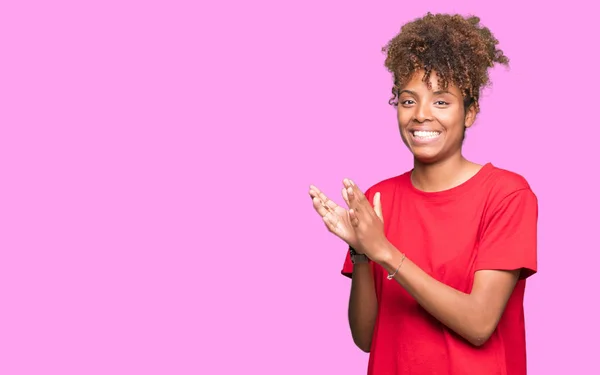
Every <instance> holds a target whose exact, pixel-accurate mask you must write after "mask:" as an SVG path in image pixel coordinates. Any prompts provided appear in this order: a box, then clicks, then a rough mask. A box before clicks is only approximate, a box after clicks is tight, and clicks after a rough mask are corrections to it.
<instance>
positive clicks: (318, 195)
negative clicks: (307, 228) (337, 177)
mask: <svg viewBox="0 0 600 375" xmlns="http://www.w3.org/2000/svg"><path fill="white" fill-rule="evenodd" d="M343 185H344V187H343V188H342V197H343V199H344V201H345V202H346V205H347V206H348V208H347V209H346V208H344V207H342V206H340V205H338V204H337V203H335V202H334V201H332V200H331V199H329V198H328V197H327V196H326V195H325V194H324V193H323V192H321V191H320V190H319V189H318V188H317V187H316V186H314V185H311V186H310V189H309V195H310V196H311V198H312V201H313V207H314V209H315V211H316V212H317V213H318V214H319V215H320V216H321V218H322V220H323V222H324V223H325V226H326V227H327V229H328V230H329V231H330V232H331V233H333V234H335V235H336V236H337V237H339V238H340V239H342V240H343V241H344V242H346V243H347V244H348V245H349V246H352V247H353V248H354V249H355V250H356V252H358V253H362V254H365V255H366V256H367V257H369V258H370V259H371V260H373V261H377V260H378V259H379V258H380V257H381V256H382V255H383V254H382V252H383V251H385V246H384V245H385V243H386V242H387V238H386V237H385V233H384V229H383V212H382V209H381V194H380V193H378V192H377V193H375V195H374V196H373V205H371V203H370V202H369V200H368V199H367V197H366V196H365V195H364V193H363V192H362V191H361V190H360V189H359V188H358V186H356V184H355V183H354V182H353V181H352V180H349V179H345V180H344V181H343Z"/></svg>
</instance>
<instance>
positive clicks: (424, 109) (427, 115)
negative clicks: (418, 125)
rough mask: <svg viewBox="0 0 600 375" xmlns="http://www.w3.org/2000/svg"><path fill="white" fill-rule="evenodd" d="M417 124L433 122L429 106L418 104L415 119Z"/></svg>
mask: <svg viewBox="0 0 600 375" xmlns="http://www.w3.org/2000/svg"><path fill="white" fill-rule="evenodd" d="M413 119H414V120H415V121H417V122H425V121H431V120H432V116H431V110H430V108H429V107H428V106H427V105H424V104H418V105H417V108H416V110H415V115H414V118H413Z"/></svg>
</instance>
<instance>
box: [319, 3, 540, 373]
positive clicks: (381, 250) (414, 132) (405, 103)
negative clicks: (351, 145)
mask: <svg viewBox="0 0 600 375" xmlns="http://www.w3.org/2000/svg"><path fill="white" fill-rule="evenodd" d="M497 44H498V41H497V40H496V39H495V38H494V36H493V35H492V33H491V32H490V31H489V30H488V29H487V28H485V27H482V26H480V24H479V19H478V18H477V17H470V18H464V17H461V16H458V15H432V14H427V15H426V16H425V17H423V18H421V19H417V20H415V21H413V22H411V23H408V24H406V25H405V26H403V27H402V29H401V31H400V33H399V34H398V35H397V36H396V37H395V38H393V39H392V40H391V41H390V42H389V44H388V45H387V46H386V47H385V48H384V51H385V52H386V53H387V59H386V67H387V68H388V69H389V70H390V72H391V73H392V74H393V77H394V87H393V90H392V92H393V95H394V96H393V98H392V100H391V101H390V103H391V104H393V105H395V106H396V107H397V116H398V127H399V130H400V135H401V137H402V140H403V141H404V143H405V144H406V146H407V147H408V148H409V149H410V151H411V152H412V154H413V155H414V168H413V169H412V170H410V171H408V172H406V173H404V174H401V175H398V176H395V177H392V178H389V179H386V180H384V181H381V182H379V183H377V184H375V185H374V186H371V187H370V188H369V189H368V190H366V191H365V192H364V193H363V192H362V191H361V189H360V188H359V187H358V186H356V185H355V184H354V183H353V182H352V181H351V180H348V179H346V180H344V181H343V187H342V196H343V199H344V201H345V202H346V204H347V206H348V209H345V208H343V207H341V206H340V205H338V204H336V203H334V202H333V201H332V200H331V199H329V198H328V197H327V196H325V194H323V193H322V192H321V191H319V189H317V187H315V186H311V187H310V191H309V194H310V196H311V197H312V201H313V206H314V208H315V210H316V212H317V213H318V214H319V215H320V216H321V217H322V218H323V220H324V222H325V224H326V226H327V228H328V229H329V230H330V231H331V232H332V233H334V234H335V235H337V236H338V237H339V238H340V239H342V240H343V241H345V242H346V243H347V244H348V245H349V251H348V254H347V255H346V260H345V262H344V265H343V269H342V274H344V275H346V276H348V277H350V278H351V279H352V286H351V293H350V300H349V309H348V310H349V311H348V319H349V323H350V329H351V332H352V337H353V339H354V342H355V343H356V345H357V346H358V347H359V348H360V349H362V350H363V351H365V352H370V358H369V366H368V374H370V375H379V374H386V375H388V374H398V375H399V374H406V375H408V374H410V375H421V374H423V375H425V374H427V375H433V374H439V375H442V374H443V375H450V374H454V375H468V374H473V375H493V374H498V375H500V374H503V375H524V374H526V350H525V327H524V313H523V296H524V291H525V280H526V279H527V278H528V277H529V276H531V275H532V274H534V273H535V272H536V271H537V215H538V205H537V198H536V196H535V194H534V193H533V192H532V190H531V188H530V186H529V185H528V183H527V181H526V180H525V179H524V178H523V177H521V176H520V175H518V174H516V173H513V172H510V171H507V170H503V169H500V168H498V167H496V166H494V165H492V164H491V163H487V164H485V165H478V164H476V163H473V162H470V161H468V160H466V159H465V157H464V156H463V155H462V143H463V139H464V135H465V131H466V129H468V128H469V127H470V126H471V125H472V124H473V122H474V120H475V116H476V115H477V113H478V112H479V103H478V99H479V94H480V91H481V89H482V88H484V87H485V86H486V85H487V84H488V71H487V70H488V68H490V67H492V66H494V64H496V63H500V64H505V65H506V64H508V59H507V57H506V56H505V55H504V54H503V53H502V51H501V50H499V49H497V48H496V45H497Z"/></svg>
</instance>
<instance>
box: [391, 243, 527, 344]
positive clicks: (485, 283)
mask: <svg viewBox="0 0 600 375" xmlns="http://www.w3.org/2000/svg"><path fill="white" fill-rule="evenodd" d="M387 246H388V248H387V249H386V251H385V254H388V255H387V256H385V257H384V258H383V259H382V260H381V261H380V262H379V263H380V264H381V265H382V266H383V267H384V268H385V269H386V270H387V271H388V272H389V273H390V274H391V273H394V272H395V271H396V269H397V268H398V265H400V262H401V259H402V254H401V253H400V252H399V251H398V250H396V249H395V248H394V247H393V245H391V244H388V245H387ZM518 278H519V271H518V270H515V271H493V270H482V271H478V272H476V273H475V280H474V284H473V289H472V291H471V293H470V294H466V293H463V292H460V291H458V290H456V289H454V288H452V287H449V286H447V285H445V284H443V283H441V282H439V281H437V280H436V279H434V278H433V277H431V276H429V275H428V274H427V273H425V272H424V271H423V270H422V269H421V268H419V267H418V266H417V265H416V264H414V263H413V262H412V261H411V260H410V259H408V258H405V259H404V261H403V262H402V266H401V267H400V270H399V271H398V272H397V273H396V275H395V276H394V279H395V280H396V281H397V282H398V283H399V284H400V285H402V287H403V288H404V289H406V291H407V292H408V293H409V294H410V295H412V296H413V298H415V300H416V301H417V302H418V303H419V304H420V305H421V306H422V307H423V308H424V309H425V310H427V311H428V312H429V313H430V314H431V315H433V316H434V317H435V318H436V319H438V320H439V321H440V322H442V323H443V324H444V325H446V326H447V327H448V328H450V329H451V330H453V331H454V332H456V333H457V334H458V335H460V336H462V337H463V338H464V339H465V340H467V341H469V342H470V343H471V344H473V345H475V346H481V345H483V344H484V343H485V342H486V341H487V339H488V338H489V337H490V336H491V334H492V333H493V332H494V330H495V329H496V326H497V325H498V322H499V321H500V317H501V316H502V313H503V312H504V308H505V306H506V303H507V302H508V299H509V298H510V295H511V293H512V291H513V288H514V286H515V285H516V283H517V280H518Z"/></svg>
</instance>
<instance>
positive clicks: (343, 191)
mask: <svg viewBox="0 0 600 375" xmlns="http://www.w3.org/2000/svg"><path fill="white" fill-rule="evenodd" d="M342 197H343V198H344V202H346V205H347V206H348V207H350V198H349V197H348V190H347V189H346V188H342Z"/></svg>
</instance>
